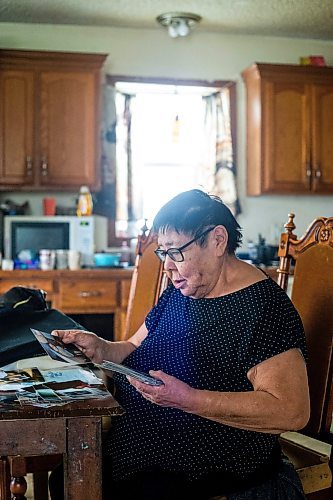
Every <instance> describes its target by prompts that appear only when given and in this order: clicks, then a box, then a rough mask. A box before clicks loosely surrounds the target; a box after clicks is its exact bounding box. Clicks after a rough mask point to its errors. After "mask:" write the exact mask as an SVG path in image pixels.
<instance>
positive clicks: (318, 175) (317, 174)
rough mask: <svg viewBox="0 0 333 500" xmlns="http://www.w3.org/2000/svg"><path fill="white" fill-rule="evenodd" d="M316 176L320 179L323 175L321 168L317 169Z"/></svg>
mask: <svg viewBox="0 0 333 500" xmlns="http://www.w3.org/2000/svg"><path fill="white" fill-rule="evenodd" d="M315 177H317V179H320V177H321V170H319V168H317V169H316V170H315Z"/></svg>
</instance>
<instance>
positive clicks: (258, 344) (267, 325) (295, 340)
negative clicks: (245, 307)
mask: <svg viewBox="0 0 333 500" xmlns="http://www.w3.org/2000/svg"><path fill="white" fill-rule="evenodd" d="M274 285H275V286H273V287H271V289H270V290H269V292H268V293H267V296H266V300H265V304H264V306H263V308H262V310H261V312H260V314H259V315H258V316H257V324H256V326H255V328H253V330H252V333H251V336H250V337H249V338H248V339H247V341H246V348H245V350H244V356H243V360H242V361H243V365H244V369H245V370H246V371H248V370H249V369H250V368H252V367H253V366H255V365H257V364H259V363H261V362H262V361H265V360H266V359H269V358H271V357H273V356H276V355H277V354H280V353H282V352H285V351H288V350H289V349H293V348H298V349H300V350H301V352H302V354H303V356H304V358H305V359H306V356H307V353H306V344H305V337H304V330H303V325H302V321H301V318H300V316H299V314H298V313H297V311H296V309H295V308H294V306H293V304H292V302H291V301H290V299H289V297H288V296H287V294H286V293H285V292H284V291H283V290H282V289H281V288H280V287H279V286H278V285H276V284H274Z"/></svg>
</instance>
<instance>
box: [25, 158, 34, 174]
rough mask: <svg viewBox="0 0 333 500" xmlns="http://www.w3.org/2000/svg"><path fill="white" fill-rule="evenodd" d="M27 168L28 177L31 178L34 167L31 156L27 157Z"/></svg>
mask: <svg viewBox="0 0 333 500" xmlns="http://www.w3.org/2000/svg"><path fill="white" fill-rule="evenodd" d="M25 166H26V171H27V175H28V176H29V177H30V176H31V175H32V167H33V164H32V158H31V156H27V157H26V159H25Z"/></svg>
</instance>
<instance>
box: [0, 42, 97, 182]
mask: <svg viewBox="0 0 333 500" xmlns="http://www.w3.org/2000/svg"><path fill="white" fill-rule="evenodd" d="M105 57H106V56H105V55H101V54H82V53H61V52H59V53H57V52H31V51H17V50H0V189H2V190H9V189H15V190H27V189H28V190H29V191H31V190H42V189H44V190H45V189H46V188H47V189H52V188H53V189H59V188H60V189H68V190H73V189H76V188H77V187H78V186H80V185H82V184H87V185H89V186H90V187H91V189H98V187H99V185H100V175H99V121H100V116H99V112H100V74H101V68H102V65H103V62H104V60H105Z"/></svg>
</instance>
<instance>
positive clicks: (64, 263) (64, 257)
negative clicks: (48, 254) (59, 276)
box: [56, 250, 68, 269]
mask: <svg viewBox="0 0 333 500" xmlns="http://www.w3.org/2000/svg"><path fill="white" fill-rule="evenodd" d="M67 267H68V250H56V268H57V269H67Z"/></svg>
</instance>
